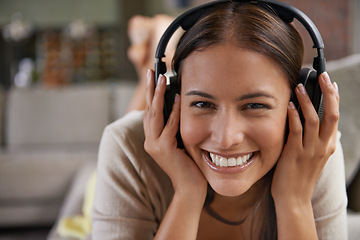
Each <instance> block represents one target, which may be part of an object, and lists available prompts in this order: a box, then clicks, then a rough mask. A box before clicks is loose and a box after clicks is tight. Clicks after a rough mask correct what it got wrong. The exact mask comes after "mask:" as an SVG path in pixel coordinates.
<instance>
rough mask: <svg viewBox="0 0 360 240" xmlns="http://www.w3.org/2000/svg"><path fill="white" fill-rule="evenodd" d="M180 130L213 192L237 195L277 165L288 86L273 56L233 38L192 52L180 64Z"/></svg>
mask: <svg viewBox="0 0 360 240" xmlns="http://www.w3.org/2000/svg"><path fill="white" fill-rule="evenodd" d="M181 75H182V78H181V116H180V132H181V136H182V139H183V142H184V146H185V149H186V151H187V153H188V154H189V155H190V156H191V157H192V158H193V159H194V161H195V162H196V164H197V166H198V167H199V168H200V170H201V171H202V173H203V174H204V176H205V178H206V179H207V180H208V182H209V184H210V185H211V187H212V188H213V189H214V191H215V192H217V193H218V194H221V195H224V196H238V195H241V194H243V193H245V192H246V191H247V190H248V189H250V188H251V186H253V185H254V183H256V182H257V181H258V180H260V179H261V178H262V177H263V176H264V175H265V174H266V173H268V172H269V171H270V170H271V169H272V168H273V166H274V165H275V164H276V162H277V160H278V158H279V156H280V154H281V151H282V148H283V144H284V137H285V134H284V133H285V129H286V119H287V106H288V102H289V99H290V86H289V82H288V80H287V79H286V76H285V74H284V73H283V72H282V70H281V69H280V68H279V67H278V66H277V65H276V64H275V63H274V62H272V61H271V60H270V59H269V58H267V57H266V56H264V55H262V54H259V53H257V52H254V51H250V50H246V49H243V48H239V47H236V46H234V45H232V44H230V43H227V44H225V45H213V46H211V47H209V48H207V49H205V50H203V51H195V52H193V53H191V54H190V55H189V56H188V57H187V58H186V59H185V60H184V63H183V66H182V74H181Z"/></svg>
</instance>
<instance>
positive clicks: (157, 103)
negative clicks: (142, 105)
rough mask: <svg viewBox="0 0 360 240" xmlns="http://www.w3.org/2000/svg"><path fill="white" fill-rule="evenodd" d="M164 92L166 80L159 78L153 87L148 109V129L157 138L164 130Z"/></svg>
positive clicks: (162, 77) (161, 76)
mask: <svg viewBox="0 0 360 240" xmlns="http://www.w3.org/2000/svg"><path fill="white" fill-rule="evenodd" d="M165 90H166V79H165V77H164V76H163V75H160V76H159V81H158V84H157V85H156V87H155V92H154V97H153V99H152V103H151V105H150V107H149V116H148V117H149V128H150V129H151V132H152V133H153V134H154V136H155V137H159V136H160V135H161V133H162V130H163V128H164V114H163V109H164V94H165Z"/></svg>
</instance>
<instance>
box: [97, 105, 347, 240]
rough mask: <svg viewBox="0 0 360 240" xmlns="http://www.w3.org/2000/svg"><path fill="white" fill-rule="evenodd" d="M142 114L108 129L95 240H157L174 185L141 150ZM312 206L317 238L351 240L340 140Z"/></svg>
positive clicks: (100, 171)
mask: <svg viewBox="0 0 360 240" xmlns="http://www.w3.org/2000/svg"><path fill="white" fill-rule="evenodd" d="M142 115H143V114H142V112H132V113H130V114H128V115H127V116H125V117H124V118H122V119H120V120H118V121H116V122H114V123H112V124H110V125H109V126H108V127H106V129H105V131H104V134H103V137H102V141H101V144H100V150H99V162H98V173H97V174H98V177H97V184H96V193H95V204H94V209H93V212H92V229H93V230H92V239H93V240H108V239H129V240H143V239H144V240H145V239H146V240H148V239H153V236H154V234H155V233H156V231H157V229H158V227H159V224H160V222H161V220H162V218H163V216H164V214H165V212H166V210H167V207H168V206H169V204H170V201H171V198H172V195H173V192H174V190H173V188H172V185H171V181H170V179H169V178H168V176H167V175H166V174H165V173H164V172H163V171H162V170H161V168H160V167H159V166H158V165H157V164H156V162H155V161H154V160H153V159H152V158H151V157H150V156H149V155H148V154H147V153H146V152H145V150H144V147H143V144H144V131H143V125H142ZM339 135H340V134H339ZM339 138H340V137H339ZM338 142H339V141H338ZM312 204H313V209H314V216H315V220H316V227H317V232H318V236H319V239H337V240H338V239H347V224H346V205H347V197H346V191H345V177H344V160H343V154H342V149H341V145H340V142H339V144H338V148H337V150H336V152H335V154H334V155H333V156H332V157H331V159H329V161H328V164H327V165H326V167H325V169H324V171H323V173H322V174H321V176H320V178H319V180H318V182H317V185H316V187H315V191H314V194H313V199H312Z"/></svg>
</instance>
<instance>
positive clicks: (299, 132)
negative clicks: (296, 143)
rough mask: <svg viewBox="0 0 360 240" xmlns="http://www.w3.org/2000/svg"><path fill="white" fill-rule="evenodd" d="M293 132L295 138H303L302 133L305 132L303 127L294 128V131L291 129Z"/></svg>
mask: <svg viewBox="0 0 360 240" xmlns="http://www.w3.org/2000/svg"><path fill="white" fill-rule="evenodd" d="M291 132H292V134H293V135H294V136H301V135H302V132H303V129H302V127H301V126H294V127H293V128H292V129H291Z"/></svg>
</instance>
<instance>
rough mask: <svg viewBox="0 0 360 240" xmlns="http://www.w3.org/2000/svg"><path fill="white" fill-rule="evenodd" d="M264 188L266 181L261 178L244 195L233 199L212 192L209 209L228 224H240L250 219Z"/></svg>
mask: <svg viewBox="0 0 360 240" xmlns="http://www.w3.org/2000/svg"><path fill="white" fill-rule="evenodd" d="M265 188H266V179H264V178H262V179H261V180H259V181H258V182H257V183H255V184H254V185H253V186H252V187H251V188H250V189H249V190H248V191H246V192H245V193H244V194H242V195H239V196H235V197H226V196H222V195H220V194H217V193H216V192H214V198H213V201H212V202H211V203H210V207H211V209H212V210H213V211H214V212H215V213H217V215H219V216H221V218H223V219H226V220H227V221H229V222H234V223H236V222H241V221H242V220H243V219H249V218H252V217H251V215H252V213H253V212H254V211H255V206H256V203H257V202H258V200H259V199H261V198H262V195H263V193H264V189H265Z"/></svg>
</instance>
